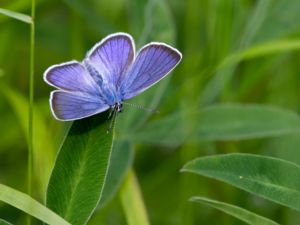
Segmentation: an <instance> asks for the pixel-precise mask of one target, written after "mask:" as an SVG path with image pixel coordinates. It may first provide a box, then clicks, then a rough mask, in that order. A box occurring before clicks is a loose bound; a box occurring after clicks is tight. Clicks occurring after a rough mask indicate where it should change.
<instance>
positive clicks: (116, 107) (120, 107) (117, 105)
mask: <svg viewBox="0 0 300 225" xmlns="http://www.w3.org/2000/svg"><path fill="white" fill-rule="evenodd" d="M113 109H114V110H115V111H116V112H122V111H123V104H122V102H116V103H115V104H114V105H113Z"/></svg>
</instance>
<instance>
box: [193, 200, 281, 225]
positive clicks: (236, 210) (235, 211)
mask: <svg viewBox="0 0 300 225" xmlns="http://www.w3.org/2000/svg"><path fill="white" fill-rule="evenodd" d="M190 201H192V202H198V203H201V204H204V205H208V206H210V207H213V208H215V209H218V210H220V211H222V212H225V213H227V214H228V215H231V216H233V217H235V218H237V219H239V220H241V221H244V222H245V223H247V224H250V225H279V224H278V223H276V222H274V221H272V220H270V219H267V218H265V217H262V216H260V215H257V214H255V213H253V212H250V211H248V210H246V209H243V208H240V207H238V206H235V205H231V204H228V203H225V202H220V201H216V200H213V199H209V198H205V197H192V198H191V199H190Z"/></svg>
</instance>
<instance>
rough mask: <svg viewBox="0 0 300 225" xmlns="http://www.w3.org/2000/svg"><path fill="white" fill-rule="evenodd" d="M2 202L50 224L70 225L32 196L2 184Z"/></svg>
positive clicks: (0, 187) (0, 195)
mask: <svg viewBox="0 0 300 225" xmlns="http://www.w3.org/2000/svg"><path fill="white" fill-rule="evenodd" d="M0 200H1V201H3V202H5V203H7V204H9V205H12V206H14V207H16V208H18V209H20V210H22V211H24V212H26V213H27V214H29V215H31V216H33V217H35V218H37V219H39V220H41V221H43V222H45V223H48V224H52V225H54V224H57V225H70V224H69V223H68V222H67V221H65V220H64V219H62V218H61V217H59V216H58V215H57V214H55V213H54V212H53V211H51V210H50V209H48V208H46V207H45V206H43V205H42V204H41V203H39V202H38V201H36V200H34V199H33V198H31V197H30V196H28V195H26V194H24V193H22V192H20V191H17V190H15V189H13V188H11V187H8V186H6V185H3V184H0Z"/></svg>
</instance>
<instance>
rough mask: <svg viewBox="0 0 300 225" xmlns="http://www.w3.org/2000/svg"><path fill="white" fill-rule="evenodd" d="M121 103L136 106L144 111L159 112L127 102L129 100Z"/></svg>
mask: <svg viewBox="0 0 300 225" xmlns="http://www.w3.org/2000/svg"><path fill="white" fill-rule="evenodd" d="M122 104H123V105H129V106H131V107H134V108H137V109H142V110H145V111H147V112H151V113H159V111H158V110H155V109H150V108H146V107H143V106H140V105H136V104H132V103H129V102H122Z"/></svg>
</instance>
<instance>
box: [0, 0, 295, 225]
mask: <svg viewBox="0 0 300 225" xmlns="http://www.w3.org/2000/svg"><path fill="white" fill-rule="evenodd" d="M0 9H1V10H0V89H1V90H0V93H1V94H0V115H1V116H0V124H1V135H0V160H1V163H0V183H1V184H5V185H7V186H9V187H13V188H14V189H17V190H20V191H21V192H23V193H26V192H27V191H28V194H29V195H31V196H32V197H33V198H34V199H36V200H38V201H39V202H41V203H43V204H44V205H45V204H46V187H47V184H48V181H49V179H50V174H51V169H52V168H53V167H54V165H56V167H55V170H54V171H60V170H62V171H63V170H64V169H66V168H69V169H68V172H69V173H70V174H73V175H74V176H73V175H72V176H70V184H72V183H73V182H75V183H76V182H79V184H80V188H79V189H78V190H79V191H75V192H74V193H75V195H74V196H75V197H76V198H75V200H74V201H75V203H74V202H73V203H72V202H71V203H70V212H69V216H68V218H72V219H74V218H75V217H76V216H77V215H79V214H78V211H77V210H79V209H78V208H81V207H83V208H84V206H82V205H80V207H77V206H78V204H76V201H78V202H84V201H83V200H82V199H81V197H82V198H83V196H85V194H87V193H86V191H85V190H90V189H87V187H86V186H88V184H89V186H92V184H90V183H89V182H91V183H93V177H89V176H88V175H86V176H84V178H85V179H86V180H84V179H83V180H81V179H79V178H80V176H79V175H78V174H77V175H78V176H77V175H76V168H77V167H76V166H74V165H78V164H80V163H81V162H83V161H84V166H83V167H80V168H83V170H82V171H85V173H86V174H92V172H88V171H93V170H91V169H92V168H98V167H101V165H102V166H103V165H109V167H106V166H104V167H101V169H102V170H101V171H106V172H105V173H107V179H106V180H105V181H103V182H102V181H101V179H102V178H103V177H102V175H103V174H102V173H101V174H98V175H99V176H100V175H101V176H100V177H102V178H101V179H100V180H98V181H99V183H98V184H97V185H99V187H100V186H101V193H102V194H103V196H102V197H101V198H100V197H99V196H101V195H99V196H98V195H97V196H96V194H95V195H93V199H92V200H93V201H91V202H92V203H91V205H90V208H94V206H95V204H96V203H97V202H100V205H99V207H98V208H97V209H96V210H95V211H94V213H93V215H92V216H91V218H90V220H89V223H88V224H89V225H96V224H107V225H123V224H135V223H138V224H141V223H143V224H148V223H149V224H151V225H158V224H166V225H180V224H184V225H196V224H208V223H209V224H211V225H214V224H222V225H223V224H224V225H229V224H240V221H239V220H237V219H236V218H239V217H240V215H241V214H243V213H245V215H246V217H247V218H248V216H249V217H250V218H251V216H253V214H252V213H255V215H256V216H257V215H260V216H263V217H265V218H268V219H271V220H273V221H275V222H277V223H279V224H285V225H298V221H299V218H300V213H299V212H296V211H294V210H292V209H290V208H289V207H290V205H289V203H293V204H294V205H293V208H297V209H298V198H296V197H295V198H294V199H292V200H293V201H288V198H289V196H288V194H287V192H284V193H283V194H278V196H275V197H276V199H275V201H274V199H273V197H274V196H273V195H272V196H271V197H270V195H268V193H263V195H262V194H261V192H259V190H256V189H255V188H254V189H251V190H250V192H251V193H252V194H250V193H248V192H245V191H243V190H246V191H247V190H248V191H249V187H250V186H251V187H252V183H251V185H250V184H249V186H247V187H244V186H242V187H243V188H242V189H243V190H240V189H238V188H235V187H234V186H238V187H240V186H241V185H243V184H240V183H238V185H237V184H236V183H235V182H233V183H232V182H231V181H232V180H230V179H229V181H228V179H225V178H224V174H223V176H222V174H221V175H220V174H219V173H218V176H217V177H216V175H215V174H214V173H217V172H216V171H217V170H218V169H220V168H221V170H224V169H229V170H230V169H234V172H237V171H238V172H240V171H243V169H245V168H246V167H243V165H241V168H236V167H237V166H238V165H239V164H238V165H237V164H230V163H228V164H224V165H223V164H222V165H223V167H222V165H220V164H216V165H215V164H214V163H215V161H213V160H212V161H213V162H210V161H206V159H207V158H203V157H205V156H210V155H212V156H214V157H217V156H216V155H217V154H225V155H228V153H238V154H241V153H250V154H256V155H258V156H263V157H264V158H263V160H262V162H260V163H255V162H256V161H254V160H253V161H252V160H250V161H251V162H250V161H249V163H247V162H248V161H246V162H245V164H247V165H252V167H250V168H248V167H247V171H246V172H248V173H249V174H248V175H249V176H250V177H253V176H254V175H253V173H255V176H254V178H263V179H262V180H264V179H265V180H266V179H267V180H268V181H272V182H271V183H272V184H273V185H274V186H275V187H277V186H276V185H278V184H290V183H292V184H295V185H294V186H295V187H294V186H293V188H294V189H295V190H297V188H299V187H298V185H297V182H296V181H294V180H290V179H292V177H297V174H298V172H297V171H296V170H294V169H293V168H288V167H289V166H282V167H281V165H280V170H279V169H278V168H277V167H276V166H271V167H267V166H266V165H267V164H268V160H267V159H269V157H272V158H274V157H278V158H279V159H278V160H279V161H280V160H281V159H283V160H288V161H291V162H293V163H297V164H298V163H299V162H300V153H299V149H298V148H299V144H300V143H299V135H300V132H299V128H298V127H299V121H300V120H299V109H300V101H299V99H300V91H299V90H300V79H299V71H300V66H299V65H300V64H299V58H300V57H299V56H300V54H299V49H300V48H299V46H300V45H299V40H300V32H299V29H298V28H299V21H300V3H299V1H298V0H290V1H286V0H276V1H272V0H255V1H250V0H199V1H194V0H187V1H181V0H174V1H173V0H163V1H161V0H149V1H147V0H142V1H141V0H132V1H128V0H103V1H93V0H87V1H81V0H72V1H71V0H64V1H58V0H53V1H44V0H36V2H35V1H34V0H32V1H31V0H4V1H1V3H0ZM3 9H5V10H3ZM35 9H36V12H35ZM35 14H36V15H35ZM119 31H123V32H128V33H130V34H132V36H133V37H134V38H135V40H136V43H137V49H138V48H140V47H141V46H143V45H144V44H146V43H148V42H150V41H163V42H166V43H168V44H171V45H173V46H175V47H176V48H178V49H179V50H180V51H181V52H182V53H183V60H182V63H181V64H180V65H179V66H178V67H177V68H176V69H175V70H174V71H173V72H172V74H171V75H170V76H169V77H168V78H167V79H164V80H163V81H161V82H159V83H158V84H157V85H155V86H154V87H152V88H151V89H149V90H148V91H146V92H145V93H143V94H141V95H140V96H137V97H136V98H134V99H132V100H130V102H132V103H135V104H139V105H142V106H144V107H149V108H155V109H158V110H159V112H160V113H159V114H150V113H145V112H144V111H140V110H137V109H135V108H130V107H127V106H124V112H123V113H121V114H120V115H118V117H117V119H116V130H115V135H114V137H113V139H112V140H111V142H110V144H112V146H113V147H110V148H109V151H112V152H111V161H110V164H107V162H108V161H107V160H108V159H109V157H104V158H105V159H106V161H105V162H104V161H103V162H101V163H102V164H101V163H100V164H98V161H97V160H98V158H97V157H99V156H97V157H94V158H93V160H91V161H90V164H89V163H88V160H86V159H89V157H90V156H91V155H92V153H95V152H94V151H93V149H92V147H91V148H88V149H89V152H82V154H83V155H85V154H86V157H87V158H84V159H81V158H80V159H81V160H82V161H81V160H80V159H78V161H76V160H75V159H76V157H75V156H72V152H73V153H76V152H77V153H78V152H80V151H79V147H78V146H80V144H78V146H77V147H74V148H76V149H75V150H76V151H75V150H74V151H70V152H67V153H68V154H67V155H68V157H70V158H68V157H67V160H65V161H56V163H55V160H54V158H55V155H57V152H58V149H60V148H61V146H62V143H63V141H64V140H65V136H66V134H67V132H68V130H69V127H70V125H71V124H70V123H64V122H58V121H56V120H55V119H54V118H53V116H52V115H51V112H50V109H49V92H50V91H51V90H52V88H51V87H49V86H48V85H47V84H45V83H44V81H43V79H42V74H43V72H44V71H45V70H46V69H47V68H48V67H49V66H51V65H53V64H56V63H61V62H65V61H69V60H72V59H76V60H82V59H83V57H84V56H85V53H86V51H87V50H88V49H90V48H91V47H92V46H93V45H94V44H95V43H96V42H98V41H100V40H101V39H102V38H103V37H105V36H106V35H108V34H110V33H113V32H119ZM33 100H34V101H33ZM103 118H104V117H103ZM101 121H102V120H101V119H99V123H97V121H96V122H94V123H95V124H93V126H95V127H96V128H95V129H99V130H100V131H99V133H97V132H96V133H95V134H93V138H94V139H95V140H96V141H99V143H100V141H101V140H103V139H102V138H105V137H104V136H103V134H102V133H103V132H102V130H103V131H104V130H105V128H106V124H105V125H103V124H102V123H101ZM108 123H109V122H108ZM98 126H99V127H98ZM100 127H101V129H100ZM102 128H103V129H102ZM69 138H70V136H69ZM80 138H83V136H82V137H80ZM80 138H79V139H80ZM80 140H81V139H80ZM81 141H82V143H84V142H85V139H84V138H83V139H82V140H81ZM95 143H96V144H97V143H98V142H95ZM99 143H98V144H99ZM65 145H67V144H66V142H65ZM63 148H66V147H63ZM83 149H84V148H83ZM69 150H70V149H69ZM97 150H98V149H97ZM102 150H103V149H102ZM102 150H101V151H102ZM106 150H107V149H106ZM82 151H84V150H82ZM101 151H100V150H99V152H101ZM107 151H108V150H107ZM96 152H97V151H96ZM90 154H91V155H90ZM101 154H102V153H101ZM77 156H78V155H77ZM99 158H101V157H99ZM195 158H199V160H200V162H201V163H203V164H201V166H203V167H204V166H206V167H209V168H211V166H213V165H215V166H213V168H212V169H214V170H211V171H210V172H211V173H213V175H211V174H210V175H209V176H208V175H207V177H201V176H199V175H195V174H190V173H180V169H181V168H182V167H183V166H184V165H185V164H186V163H188V162H189V161H191V160H194V159H195ZM265 158H267V159H265ZM71 159H72V160H75V161H76V162H75V161H72V160H71ZM101 159H102V158H101ZM68 161H70V162H71V161H72V162H73V163H70V164H68ZM216 161H217V160H216ZM259 161H260V160H259ZM280 162H281V161H280ZM275 164H276V163H275ZM287 164H288V165H290V164H289V162H287ZM57 165H62V166H57ZM80 165H81V164H80ZM86 165H92V166H91V167H89V166H87V167H85V166H86ZM234 165H235V166H234ZM276 165H277V164H276ZM293 165H294V164H293ZM68 166H69V167H68ZM73 166H74V168H73V169H74V171H75V172H74V171H73V170H71V169H70V167H73ZM277 166H278V165H277ZM225 167H226V168H225ZM296 167H297V166H296ZM78 168H79V167H78ZM275 168H277V169H276V173H277V175H276V176H275V178H276V179H277V180H276V179H275V180H272V179H274V177H272V175H273V171H274V170H275ZM71 171H73V172H74V173H71ZM128 171H130V172H129V175H128ZM205 171H206V170H205V168H204V169H203V170H201V173H200V172H199V173H200V174H202V175H203V174H204V175H205V174H207V171H206V172H205ZM294 173H295V174H296V175H295V174H294ZM95 174H97V173H95ZM133 174H134V176H133ZM227 175H228V174H227ZM290 175H292V176H290ZM52 176H54V178H52V179H54V180H55V179H57V180H58V181H57V180H56V182H54V184H53V183H51V185H52V187H54V188H53V189H52V192H51V194H49V195H52V196H56V197H53V199H54V200H55V201H53V202H52V203H51V204H50V205H51V206H50V205H49V203H48V206H49V207H50V208H52V209H53V210H54V211H55V212H57V214H59V215H63V213H62V211H63V210H60V209H59V207H58V206H61V205H60V204H62V205H64V204H68V201H67V200H66V201H64V198H63V197H57V196H59V195H60V194H61V193H60V192H59V190H63V188H66V187H65V186H60V180H62V179H63V178H64V176H63V172H54V173H52ZM55 176H56V178H55ZM205 176H206V175H205ZM220 176H221V177H220ZM228 176H229V175H228ZM78 177H79V178H78ZM132 177H134V179H133V178H132ZM209 177H214V178H217V179H218V180H220V181H215V180H212V179H210V178H209ZM131 178H132V179H131ZM227 178H228V177H227ZM254 180H255V179H254ZM258 180H259V181H261V179H258ZM100 181H101V182H100ZM124 181H125V183H124ZM221 181H225V182H227V183H229V184H226V183H223V182H221ZM234 181H235V180H234ZM238 181H239V182H240V180H238ZM52 182H53V180H52ZM104 184H106V186H105V185H104ZM230 184H231V185H233V186H231V185H230ZM70 186H72V187H73V185H70ZM60 187H63V188H62V189H60ZM254 187H255V185H254ZM256 187H257V186H256ZM73 188H74V187H73ZM279 189H280V188H279ZM294 189H293V190H294ZM53 190H57V191H53ZM80 190H81V191H80ZM97 190H98V189H97ZM261 190H262V189H261ZM263 190H265V189H263ZM276 190H277V189H276ZM93 191H95V190H93ZM96 192H97V191H96ZM98 194H99V193H98ZM62 195H63V193H62ZM95 196H96V197H95ZM192 196H205V197H204V198H201V199H200V200H199V199H198V200H199V201H200V202H201V201H202V203H204V205H202V204H195V203H191V202H189V201H188V200H189V199H190V197H192ZM258 196H262V197H266V196H267V197H268V198H267V199H269V200H270V201H268V200H265V199H264V198H260V197H258ZM77 197H78V198H77ZM277 197H278V199H277ZM212 199H213V200H212ZM28 201H30V200H28ZM72 201H73V200H72ZM25 202H26V201H25ZM59 202H61V203H59ZM95 202H96V203H95ZM276 202H279V204H277V203H276ZM229 203H230V204H229ZM281 203H282V204H283V205H284V206H283V205H281ZM9 205H13V204H12V202H11V203H8V204H6V203H2V202H0V218H1V219H3V220H5V221H9V222H10V223H12V224H25V223H26V218H27V216H26V213H24V212H23V211H19V210H17V209H15V208H13V207H11V206H9ZM83 205H84V204H83ZM141 205H142V206H141ZM131 206H132V207H131ZM208 206H211V207H208ZM237 206H239V207H238V208H236V207H237ZM215 208H216V209H219V210H221V211H225V213H222V212H219V211H218V210H216V209H215ZM130 209H132V210H130ZM22 210H24V208H23V209H22ZM87 211H88V212H85V213H86V216H83V217H82V218H83V220H84V219H87V217H88V216H89V215H90V213H91V210H87ZM29 212H32V211H30V209H29ZM135 213H139V215H140V218H138V217H137V220H136V221H134V220H133V219H132V218H133V217H132V215H133V214H135ZM31 214H32V213H31ZM227 214H229V215H227ZM230 215H233V217H231V216H230ZM260 216H258V217H259V220H262V221H264V220H265V218H261V217H260ZM138 219H140V221H143V222H139V221H138ZM244 219H245V217H244ZM74 220H75V219H74ZM0 221H1V220H0ZM72 221H73V220H72ZM1 222H2V221H1ZM1 222H0V223H1ZM3 223H4V224H5V222H3ZM30 223H31V224H41V222H39V221H38V220H32V222H29V220H28V223H27V224H30ZM270 224H272V222H270Z"/></svg>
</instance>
